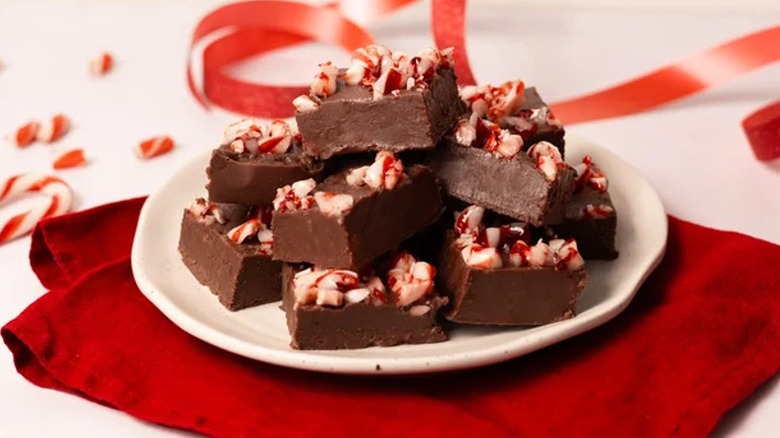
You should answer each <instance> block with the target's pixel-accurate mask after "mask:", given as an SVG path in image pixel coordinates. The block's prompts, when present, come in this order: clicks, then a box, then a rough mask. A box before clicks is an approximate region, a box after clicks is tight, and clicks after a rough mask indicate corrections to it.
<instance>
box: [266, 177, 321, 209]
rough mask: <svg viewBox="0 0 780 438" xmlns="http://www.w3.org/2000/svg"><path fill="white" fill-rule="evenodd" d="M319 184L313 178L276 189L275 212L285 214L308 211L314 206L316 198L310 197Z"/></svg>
mask: <svg viewBox="0 0 780 438" xmlns="http://www.w3.org/2000/svg"><path fill="white" fill-rule="evenodd" d="M316 186H317V182H316V181H314V179H313V178H309V179H304V180H301V181H296V182H294V183H292V185H287V186H284V187H281V188H278V189H276V197H274V202H273V204H274V211H278V212H281V213H284V212H286V211H294V210H306V209H308V208H311V207H312V206H313V205H314V197H312V196H310V195H309V193H311V191H312V190H314V187H316Z"/></svg>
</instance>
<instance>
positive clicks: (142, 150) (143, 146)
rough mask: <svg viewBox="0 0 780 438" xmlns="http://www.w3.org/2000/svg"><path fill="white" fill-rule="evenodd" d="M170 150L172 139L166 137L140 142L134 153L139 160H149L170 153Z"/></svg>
mask: <svg viewBox="0 0 780 438" xmlns="http://www.w3.org/2000/svg"><path fill="white" fill-rule="evenodd" d="M172 149H173V139H171V138H170V137H168V136H167V135H166V136H160V137H153V138H150V139H148V140H144V141H142V142H141V143H139V144H138V146H136V148H135V153H136V154H137V155H138V156H139V157H140V158H144V159H149V158H154V157H157V156H159V155H162V154H165V153H167V152H170V151H171V150H172Z"/></svg>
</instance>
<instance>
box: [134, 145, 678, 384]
mask: <svg viewBox="0 0 780 438" xmlns="http://www.w3.org/2000/svg"><path fill="white" fill-rule="evenodd" d="M567 142H576V143H582V144H583V147H585V145H587V149H588V150H589V153H593V151H594V150H597V151H598V155H610V161H615V162H619V163H620V165H621V167H625V168H627V169H628V170H630V172H631V173H632V174H633V176H634V177H635V178H638V180H639V181H641V182H642V183H643V184H645V185H646V186H647V188H649V193H650V194H652V195H653V199H651V200H650V201H651V202H653V203H656V204H657V205H658V206H659V207H660V212H661V213H662V214H661V218H657V219H658V220H659V221H658V224H657V226H659V227H662V228H663V230H662V231H663V236H664V239H663V240H662V242H661V244H660V245H658V246H657V247H656V248H653V249H652V251H653V254H652V259H651V260H649V262H646V267H645V268H644V269H643V270H642V273H641V274H640V275H639V278H636V279H635V281H633V283H634V286H633V288H632V290H631V292H630V293H628V294H625V295H620V296H616V297H612V298H610V299H608V300H606V301H603V302H599V303H598V305H599V306H601V305H605V303H611V301H613V300H617V301H619V302H617V303H614V304H611V305H610V306H609V307H608V308H607V309H606V310H604V311H602V312H600V313H596V314H591V315H590V317H589V318H587V319H586V320H580V321H579V324H578V325H576V326H574V327H573V328H570V329H568V330H566V331H563V332H562V331H555V330H553V331H546V332H545V331H543V332H541V333H539V334H538V335H537V336H538V338H537V339H536V340H535V341H534V342H531V343H528V342H523V337H519V338H518V339H515V340H511V341H508V342H504V343H502V344H498V345H493V346H490V347H486V348H482V349H479V350H475V351H472V352H469V351H466V352H460V353H457V354H452V353H448V354H439V355H431V356H427V357H426V356H423V357H412V358H408V357H405V358H396V359H392V358H387V357H380V358H371V357H344V356H333V355H330V356H329V355H327V350H322V351H320V350H316V353H312V352H311V351H307V350H290V351H282V350H278V349H276V348H272V347H267V346H263V345H259V344H253V343H250V342H247V341H244V340H241V339H237V338H234V337H232V336H230V335H229V334H226V333H224V332H222V331H221V330H219V329H217V328H215V327H212V326H210V325H209V324H207V323H206V322H203V321H201V320H199V319H197V318H195V317H193V316H191V315H190V314H188V313H187V312H182V311H180V309H179V307H178V306H177V305H176V304H175V303H174V302H173V300H171V299H170V298H168V297H167V296H166V295H165V294H164V293H157V292H156V291H155V290H156V289H157V286H156V285H155V284H154V282H153V280H152V279H151V278H149V277H148V276H147V275H146V272H145V269H144V267H143V265H142V257H143V254H142V252H141V248H142V244H141V243H139V242H140V241H141V239H142V234H143V233H142V232H141V230H142V228H143V227H144V224H145V223H146V222H147V220H149V219H148V218H149V216H150V215H151V214H152V213H151V212H150V209H151V207H150V206H152V205H154V204H155V200H156V199H157V198H158V197H160V196H162V192H163V189H164V188H165V187H167V186H168V184H169V183H170V181H172V180H175V179H177V177H179V176H180V174H182V173H188V172H190V170H189V169H190V167H192V166H193V165H194V164H195V163H200V162H203V161H207V159H206V158H207V157H206V156H207V155H210V154H211V151H210V150H206V151H203V152H202V153H198V154H196V155H195V156H194V157H192V158H191V159H190V160H188V161H187V162H186V163H185V164H184V165H183V166H181V167H180V168H179V169H177V170H176V172H174V173H172V174H171V175H170V176H169V177H168V178H167V179H166V180H165V182H164V183H163V184H161V185H160V186H158V188H157V189H156V190H155V191H154V192H153V193H151V194H150V195H149V197H148V198H147V199H146V201H145V202H144V205H143V207H142V208H141V213H140V215H139V218H138V224H137V227H136V233H135V236H134V238H133V246H132V250H131V257H130V262H131V267H132V272H133V277H134V278H135V281H136V284H137V285H138V288H139V289H140V290H141V292H142V293H143V295H144V296H145V297H146V298H147V299H148V300H149V301H150V302H151V303H152V304H153V305H154V306H155V307H157V309H158V310H159V311H160V312H161V313H162V314H163V315H164V316H165V317H166V318H168V319H169V320H170V321H171V322H173V323H174V324H175V325H176V326H178V327H179V328H181V329H182V330H184V331H185V332H187V333H189V334H190V335H192V336H195V337H196V338H198V339H200V340H202V341H204V342H206V343H209V344H211V345H214V346H215V347H217V348H221V349H223V350H227V351H230V352H232V353H235V354H238V355H240V356H244V357H248V358H251V359H255V360H259V361H262V362H266V363H270V364H274V365H278V366H284V367H291V368H299V369H305V370H309V371H319V372H326V373H336V374H372V375H378V374H383V375H384V374H387V375H393V374H395V375H397V374H427V373H436V372H445V371H453V370H459V369H466V368H475V367H480V366H484V365H488V364H493V363H498V362H503V361H506V360H509V359H514V358H517V357H520V356H523V355H525V354H528V353H531V352H533V351H536V350H540V349H543V348H546V347H548V346H550V345H552V344H555V343H557V342H560V341H563V340H566V339H570V338H573V337H576V336H579V335H580V334H582V333H584V332H586V331H589V330H592V329H594V328H596V327H598V326H600V325H603V324H605V323H607V322H608V321H610V320H612V319H613V318H615V317H616V316H617V315H618V314H620V313H622V312H623V310H624V309H625V308H626V307H627V306H628V305H629V304H630V303H631V301H632V300H633V298H634V297H635V296H636V293H637V292H638V290H639V288H640V287H641V286H642V285H643V284H644V282H645V281H646V280H647V278H648V277H649V276H650V274H651V273H652V272H653V271H654V270H655V269H656V267H658V265H659V264H660V262H661V260H662V259H663V257H664V254H665V252H666V247H667V241H668V235H669V229H668V216H667V214H666V211H665V209H664V208H663V203H662V201H661V199H660V196H659V195H658V192H657V191H656V190H655V189H654V188H653V186H652V185H651V184H650V182H649V181H647V179H646V178H645V177H644V176H642V174H641V173H640V172H639V171H638V170H637V169H636V168H635V167H634V166H632V165H631V164H630V163H628V162H626V161H624V160H623V159H622V158H620V157H619V156H618V155H617V154H615V153H614V152H612V151H611V150H609V149H606V148H604V147H602V146H599V145H598V144H596V143H594V142H592V141H589V140H585V139H579V138H576V139H575V138H574V137H571V138H567ZM632 179H633V178H632ZM654 211H657V210H655V209H654ZM643 261H644V260H643ZM638 271H639V270H637V271H634V272H638ZM577 318H582V316H580V315H577V316H575V317H574V318H572V319H570V320H566V321H561V322H558V323H552V324H548V325H547V326H551V325H555V324H561V323H566V322H567V321H573V320H576V319H577ZM445 342H447V341H445ZM389 348H392V347H389ZM434 360H435V361H436V362H438V363H436V364H434V363H431V362H432V361H434ZM393 362H398V363H393Z"/></svg>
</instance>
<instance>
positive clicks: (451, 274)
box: [437, 206, 587, 326]
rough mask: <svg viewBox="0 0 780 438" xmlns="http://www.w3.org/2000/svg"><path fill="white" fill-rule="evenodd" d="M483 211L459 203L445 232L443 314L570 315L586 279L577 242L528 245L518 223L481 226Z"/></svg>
mask: <svg viewBox="0 0 780 438" xmlns="http://www.w3.org/2000/svg"><path fill="white" fill-rule="evenodd" d="M483 211H484V210H482V208H481V207H476V206H471V207H469V208H467V209H465V210H464V211H463V212H462V213H461V215H460V217H459V219H458V221H456V224H455V227H454V228H455V229H454V231H448V232H447V235H446V237H445V241H444V245H443V248H442V253H441V255H440V260H439V264H438V268H439V273H438V277H437V281H438V284H439V288H440V290H441V291H442V292H443V293H444V294H446V295H447V296H448V297H449V298H450V306H449V307H448V309H447V311H446V314H445V316H446V318H447V319H449V320H450V321H453V322H457V323H462V324H479V325H506V326H510V325H524V326H525V325H527V326H535V325H542V324H547V323H551V322H555V321H560V320H564V319H568V318H572V317H573V316H574V315H575V313H576V304H577V298H578V297H579V294H580V292H581V291H582V289H583V288H584V287H585V284H586V282H587V274H586V273H585V270H584V261H583V260H582V257H580V255H579V253H578V251H577V243H576V242H575V241H573V240H568V241H564V240H561V239H556V240H552V241H550V242H549V243H544V242H542V241H539V242H537V243H536V244H534V245H532V244H530V243H529V242H528V234H527V229H525V231H524V232H521V231H520V230H523V229H524V228H523V226H522V225H521V224H515V225H506V226H503V227H488V228H485V227H483V226H482V225H481V223H480V218H481V214H482V212H483ZM464 217H465V218H466V219H464ZM475 217H476V218H475Z"/></svg>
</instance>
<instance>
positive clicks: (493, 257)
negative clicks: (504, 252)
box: [460, 243, 503, 269]
mask: <svg viewBox="0 0 780 438" xmlns="http://www.w3.org/2000/svg"><path fill="white" fill-rule="evenodd" d="M460 254H461V255H462V256H463V261H464V262H466V264H467V265H469V266H471V267H472V268H476V269H495V268H500V267H501V266H502V265H503V260H502V259H501V253H500V252H499V251H498V249H497V248H491V247H485V246H482V245H480V244H478V243H472V244H471V245H468V246H466V247H465V248H463V249H462V250H461V252H460Z"/></svg>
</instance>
